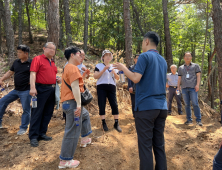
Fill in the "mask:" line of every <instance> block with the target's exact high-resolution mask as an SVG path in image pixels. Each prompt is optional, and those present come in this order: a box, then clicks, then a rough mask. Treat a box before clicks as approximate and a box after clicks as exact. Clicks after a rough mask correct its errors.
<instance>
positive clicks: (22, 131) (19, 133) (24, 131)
mask: <svg viewBox="0 0 222 170" xmlns="http://www.w3.org/2000/svg"><path fill="white" fill-rule="evenodd" d="M26 132H27V131H26V130H25V129H20V130H19V131H18V132H17V135H24V134H26Z"/></svg>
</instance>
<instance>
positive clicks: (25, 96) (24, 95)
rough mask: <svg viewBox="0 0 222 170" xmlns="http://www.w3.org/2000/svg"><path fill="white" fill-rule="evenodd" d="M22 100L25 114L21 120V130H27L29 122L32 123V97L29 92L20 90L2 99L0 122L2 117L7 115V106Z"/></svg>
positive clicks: (13, 91) (0, 101) (0, 102)
mask: <svg viewBox="0 0 222 170" xmlns="http://www.w3.org/2000/svg"><path fill="white" fill-rule="evenodd" d="M18 98H20V101H21V103H22V108H23V114H22V118H21V121H22V122H21V126H20V129H25V130H26V129H27V128H28V125H29V122H30V115H31V107H30V102H31V96H30V95H29V90H26V91H18V90H12V91H11V92H9V93H8V94H7V95H5V96H4V97H3V98H1V99H0V122H2V117H3V115H4V113H5V109H6V108H7V106H8V105H9V104H10V103H11V102H13V101H15V100H17V99H18Z"/></svg>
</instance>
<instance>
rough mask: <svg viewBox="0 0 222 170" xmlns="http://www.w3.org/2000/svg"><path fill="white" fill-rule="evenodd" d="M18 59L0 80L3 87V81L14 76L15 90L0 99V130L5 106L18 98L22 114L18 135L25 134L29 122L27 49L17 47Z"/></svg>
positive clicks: (23, 46) (28, 64) (28, 62)
mask: <svg viewBox="0 0 222 170" xmlns="http://www.w3.org/2000/svg"><path fill="white" fill-rule="evenodd" d="M17 55H18V59H17V60H15V61H14V63H13V65H12V66H11V68H10V70H9V71H8V72H7V73H6V74H5V75H4V76H3V77H2V78H1V79H0V85H3V81H4V80H6V79H8V78H10V77H11V76H12V75H13V74H14V83H15V89H14V90H12V91H11V92H10V93H8V94H7V95H5V96H4V97H3V98H1V99H0V128H2V117H3V114H4V113H5V109H6V108H7V106H8V105H9V104H10V103H11V102H13V101H15V100H17V99H18V98H20V101H21V103H22V108H23V114H22V118H21V126H20V130H19V131H18V133H17V134H18V135H23V134H25V133H26V130H27V128H28V125H29V122H30V114H31V108H30V102H31V96H30V95H29V90H30V84H29V78H30V65H31V62H32V60H31V59H29V47H28V46H26V45H19V46H18V47H17Z"/></svg>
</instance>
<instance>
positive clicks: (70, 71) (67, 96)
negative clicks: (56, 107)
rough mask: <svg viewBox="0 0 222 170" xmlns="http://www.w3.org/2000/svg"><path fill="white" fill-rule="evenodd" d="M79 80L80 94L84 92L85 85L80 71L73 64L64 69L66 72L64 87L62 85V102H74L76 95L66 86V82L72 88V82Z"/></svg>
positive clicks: (64, 73) (64, 74) (63, 77)
mask: <svg viewBox="0 0 222 170" xmlns="http://www.w3.org/2000/svg"><path fill="white" fill-rule="evenodd" d="M77 79H79V88H80V92H84V87H83V86H84V83H83V79H82V75H81V74H80V71H79V69H78V67H77V66H75V65H73V64H67V65H66V66H65V68H64V72H63V75H62V85H61V100H60V102H64V101H67V100H73V99H75V98H74V95H73V93H72V91H71V90H70V89H69V88H68V86H67V85H66V84H65V82H64V80H65V81H66V83H67V84H68V85H70V86H71V84H72V82H74V81H75V80H77Z"/></svg>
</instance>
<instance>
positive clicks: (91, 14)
mask: <svg viewBox="0 0 222 170" xmlns="http://www.w3.org/2000/svg"><path fill="white" fill-rule="evenodd" d="M92 11H93V0H91V11H90V25H89V30H90V31H89V32H90V33H89V37H90V40H89V43H90V44H91V45H92V43H93V42H92V22H93V12H92Z"/></svg>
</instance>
